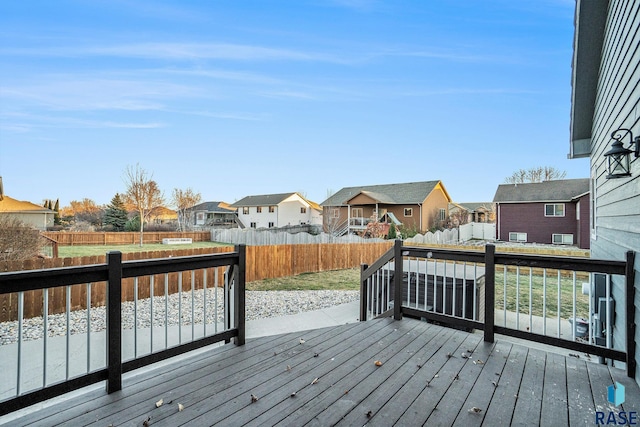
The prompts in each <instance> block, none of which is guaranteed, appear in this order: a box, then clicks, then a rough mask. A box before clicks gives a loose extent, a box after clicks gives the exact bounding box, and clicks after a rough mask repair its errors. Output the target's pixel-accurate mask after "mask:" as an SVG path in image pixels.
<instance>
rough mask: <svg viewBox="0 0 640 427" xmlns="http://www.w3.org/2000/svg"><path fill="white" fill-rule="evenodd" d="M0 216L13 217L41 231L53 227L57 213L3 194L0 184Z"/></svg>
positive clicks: (0, 184)
mask: <svg viewBox="0 0 640 427" xmlns="http://www.w3.org/2000/svg"><path fill="white" fill-rule="evenodd" d="M0 215H3V216H4V215H11V216H14V217H16V218H18V219H19V220H20V221H22V222H24V223H25V224H27V225H30V226H32V227H33V228H36V229H38V230H40V231H46V230H47V227H52V226H53V217H54V215H55V212H54V211H52V210H51V209H47V208H44V207H42V206H38V205H36V204H34V203H31V202H24V201H21V200H16V199H14V198H11V197H9V196H6V195H4V194H3V193H2V183H1V182H0Z"/></svg>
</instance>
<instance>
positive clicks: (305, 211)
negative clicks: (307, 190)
mask: <svg viewBox="0 0 640 427" xmlns="http://www.w3.org/2000/svg"><path fill="white" fill-rule="evenodd" d="M300 213H301V214H306V213H307V208H305V207H304V206H303V207H301V208H300Z"/></svg>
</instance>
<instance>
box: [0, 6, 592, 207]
mask: <svg viewBox="0 0 640 427" xmlns="http://www.w3.org/2000/svg"><path fill="white" fill-rule="evenodd" d="M573 12H574V2H573V1H572V0H528V1H525V0H518V1H513V0H483V1H478V0H456V1H453V0H451V1H445V0H430V1H418V0H415V1H407V0H393V1H391V0H389V1H386V0H288V1H285V0H279V1H264V0H263V1H241V0H219V1H208V0H186V1H177V0H176V1H166V0H165V1H162V0H153V1H150V0H149V1H147V0H141V1H128V0H94V1H84V0H56V1H55V2H52V1H48V0H30V1H20V2H18V1H15V2H14V1H4V2H1V3H0V175H1V176H2V177H3V181H4V189H5V193H6V194H7V195H9V196H11V197H14V198H17V199H20V200H29V201H32V202H34V203H40V202H41V201H42V200H43V199H46V198H50V199H56V198H59V199H60V202H61V204H62V205H63V206H65V205H68V204H69V202H70V201H71V200H81V199H83V198H90V199H93V200H94V201H95V202H96V203H98V204H106V203H108V202H109V201H110V200H111V198H112V197H113V196H114V195H115V194H116V193H118V192H123V191H125V189H126V186H125V184H124V181H123V175H124V171H125V169H126V168H127V166H128V165H136V164H139V165H140V167H142V168H143V169H145V170H147V171H148V172H150V173H152V174H153V179H155V180H156V181H157V182H158V184H159V186H160V188H161V189H162V190H164V192H165V195H166V196H167V198H169V196H170V194H171V191H172V189H174V188H181V189H185V188H187V187H191V188H192V189H193V190H195V191H197V192H200V193H201V194H202V198H203V200H205V201H214V200H223V201H227V202H234V201H236V200H238V199H241V198H242V197H245V196H247V195H256V194H269V193H286V192H293V191H299V192H302V193H303V194H304V195H306V196H307V197H308V198H310V199H311V200H314V201H316V202H319V203H320V202H322V201H323V200H325V199H326V197H327V194H328V192H329V191H334V192H335V191H338V190H339V189H340V188H342V187H346V186H357V185H373V184H387V183H400V182H412V181H427V180H436V179H439V180H442V181H443V183H444V186H445V187H446V189H447V190H448V192H449V193H450V195H451V197H452V198H453V199H454V201H458V202H475V201H491V200H492V199H493V195H494V193H495V191H496V187H497V186H498V185H499V184H501V183H503V182H504V179H505V178H506V177H507V176H509V175H511V173H512V172H514V171H515V170H518V169H521V168H524V169H527V168H530V167H534V166H544V165H549V166H554V167H556V168H558V169H561V170H566V171H567V178H582V177H587V176H588V161H586V160H567V153H568V151H569V113H570V96H571V56H572V39H573Z"/></svg>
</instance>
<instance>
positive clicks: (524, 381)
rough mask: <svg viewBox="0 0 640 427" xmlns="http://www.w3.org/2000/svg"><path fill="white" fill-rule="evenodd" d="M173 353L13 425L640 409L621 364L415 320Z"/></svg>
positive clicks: (581, 421)
mask: <svg viewBox="0 0 640 427" xmlns="http://www.w3.org/2000/svg"><path fill="white" fill-rule="evenodd" d="M302 340H303V341H302ZM463 354H464V356H469V357H464V356H463ZM176 359H177V360H175V359H174V360H173V361H172V362H171V363H165V364H163V365H162V366H160V367H155V368H153V369H147V370H145V371H144V372H141V373H138V374H136V375H134V376H129V377H125V379H124V382H123V390H122V391H120V392H117V393H114V394H111V395H106V394H105V392H104V391H103V390H102V389H100V390H93V391H90V392H87V393H83V394H81V395H76V396H75V397H74V398H73V399H68V400H66V401H63V402H60V403H57V404H55V405H53V406H50V407H48V408H44V409H40V410H38V411H34V412H31V413H28V414H26V415H24V416H22V418H20V419H16V420H12V421H11V425H30V426H36V425H46V426H50V425H56V426H57V425H69V426H80V425H88V424H95V425H100V426H109V425H113V426H123V425H137V426H143V425H148V426H179V425H188V426H200V425H206V426H209V425H225V426H239V425H250V426H270V425H276V424H278V425H289V426H302V425H312V426H313V425H344V426H353V425H358V426H362V425H365V424H367V425H372V426H391V425H398V426H418V425H423V424H426V425H429V426H431V425H443V426H449V425H460V426H472V425H487V426H503V425H572V426H573V425H593V424H595V411H597V410H599V411H607V412H608V411H609V410H612V411H615V412H618V411H620V410H626V411H630V410H631V411H634V410H635V411H638V410H640V390H639V389H638V386H637V385H636V384H635V382H633V381H632V380H630V379H628V378H626V377H625V375H624V372H623V371H621V370H618V369H613V368H611V369H610V368H609V367H607V366H606V365H599V364H595V363H589V362H585V361H584V360H583V359H582V358H578V357H564V356H561V355H558V354H555V353H548V352H544V351H541V350H538V349H531V348H528V347H524V346H521V345H517V344H512V343H510V342H508V341H505V340H501V339H498V340H497V341H496V343H494V344H488V343H485V342H483V340H482V335H480V334H473V333H467V332H463V331H459V330H454V329H449V328H445V327H440V326H436V325H432V324H428V323H425V322H421V321H417V320H412V319H403V320H402V321H393V320H392V319H380V320H374V321H369V322H361V323H354V324H348V325H344V326H340V327H335V328H325V329H318V330H312V331H306V332H304V333H291V334H284V335H278V336H273V337H263V338H257V339H250V340H248V341H247V343H246V345H245V346H243V347H237V346H234V345H233V344H231V345H225V346H221V347H217V348H212V349H210V350H207V351H205V352H200V353H199V354H196V355H191V356H189V355H187V356H182V357H179V358H176ZM376 361H380V362H381V365H380V366H377V365H376V363H375V362H376ZM614 381H619V382H620V383H622V384H624V385H625V387H626V402H625V403H624V405H623V406H622V407H621V408H620V407H618V408H614V407H613V406H611V405H610V404H609V403H608V402H607V387H608V386H610V385H611V384H612V383H613V382H614ZM253 396H255V397H253ZM160 399H162V400H163V404H162V405H161V406H159V407H156V402H158V401H159V400H160ZM178 404H180V405H183V406H184V409H183V410H182V411H180V410H179V407H178ZM473 408H476V410H474V409H473ZM0 422H1V419H0Z"/></svg>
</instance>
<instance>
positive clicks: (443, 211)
mask: <svg viewBox="0 0 640 427" xmlns="http://www.w3.org/2000/svg"><path fill="white" fill-rule="evenodd" d="M446 219H447V210H446V209H440V221H444V220H446Z"/></svg>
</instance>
